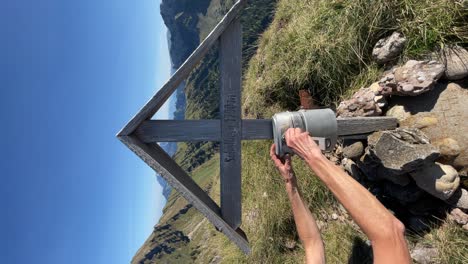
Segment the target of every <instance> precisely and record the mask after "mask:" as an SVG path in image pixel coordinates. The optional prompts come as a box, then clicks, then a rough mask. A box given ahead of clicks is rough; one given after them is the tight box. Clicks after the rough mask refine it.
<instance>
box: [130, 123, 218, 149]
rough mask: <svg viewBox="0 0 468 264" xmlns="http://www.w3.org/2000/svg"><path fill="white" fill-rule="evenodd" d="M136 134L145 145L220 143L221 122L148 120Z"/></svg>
mask: <svg viewBox="0 0 468 264" xmlns="http://www.w3.org/2000/svg"><path fill="white" fill-rule="evenodd" d="M135 134H136V135H137V136H138V137H139V138H140V139H141V140H142V141H143V142H145V143H149V142H181V141H219V140H220V139H221V128H220V121H219V120H214V119H210V120H206V119H205V120H148V121H144V122H143V123H142V124H141V125H140V126H139V127H138V128H137V130H136V131H135Z"/></svg>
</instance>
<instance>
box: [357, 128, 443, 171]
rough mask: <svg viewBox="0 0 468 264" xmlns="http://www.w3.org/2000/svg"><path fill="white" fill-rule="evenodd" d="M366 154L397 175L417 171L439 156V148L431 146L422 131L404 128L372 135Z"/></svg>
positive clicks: (369, 138)
mask: <svg viewBox="0 0 468 264" xmlns="http://www.w3.org/2000/svg"><path fill="white" fill-rule="evenodd" d="M366 153H369V155H370V156H371V160H374V161H378V162H379V163H380V164H381V165H382V166H383V168H385V169H387V170H389V171H390V172H392V173H393V174H396V175H402V174H406V173H408V172H412V171H415V170H417V169H419V168H420V167H421V166H423V164H424V162H428V161H434V160H435V159H437V157H438V156H439V152H438V150H437V148H436V147H434V146H432V145H431V144H429V140H428V139H427V137H426V136H425V135H424V134H423V133H422V132H421V131H419V130H418V129H402V128H397V129H395V130H391V131H379V132H375V133H373V134H371V135H370V136H369V137H368V147H367V149H366ZM366 155H367V154H366Z"/></svg>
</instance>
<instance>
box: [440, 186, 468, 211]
mask: <svg viewBox="0 0 468 264" xmlns="http://www.w3.org/2000/svg"><path fill="white" fill-rule="evenodd" d="M445 202H446V203H447V204H450V205H451V206H453V207H458V208H462V209H465V210H468V191H467V190H465V189H462V188H460V189H458V190H457V191H456V192H455V193H454V194H453V195H452V197H450V198H449V199H447V200H446V201H445Z"/></svg>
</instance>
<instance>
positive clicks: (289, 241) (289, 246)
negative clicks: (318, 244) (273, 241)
mask: <svg viewBox="0 0 468 264" xmlns="http://www.w3.org/2000/svg"><path fill="white" fill-rule="evenodd" d="M296 244H297V243H296V241H295V240H294V239H291V238H287V239H286V241H284V246H285V247H286V248H287V249H294V248H295V247H296Z"/></svg>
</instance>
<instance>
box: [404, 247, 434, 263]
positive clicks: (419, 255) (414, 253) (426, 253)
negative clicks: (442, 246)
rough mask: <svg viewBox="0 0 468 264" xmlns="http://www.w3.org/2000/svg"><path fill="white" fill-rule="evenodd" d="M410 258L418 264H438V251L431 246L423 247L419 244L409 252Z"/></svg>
mask: <svg viewBox="0 0 468 264" xmlns="http://www.w3.org/2000/svg"><path fill="white" fill-rule="evenodd" d="M410 254H411V258H412V259H413V260H414V261H416V262H417V263H419V264H433V263H438V261H437V258H438V256H439V251H438V250H437V248H434V247H431V246H425V245H423V244H421V243H418V244H416V246H415V247H414V248H413V249H412V250H411V252H410Z"/></svg>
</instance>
